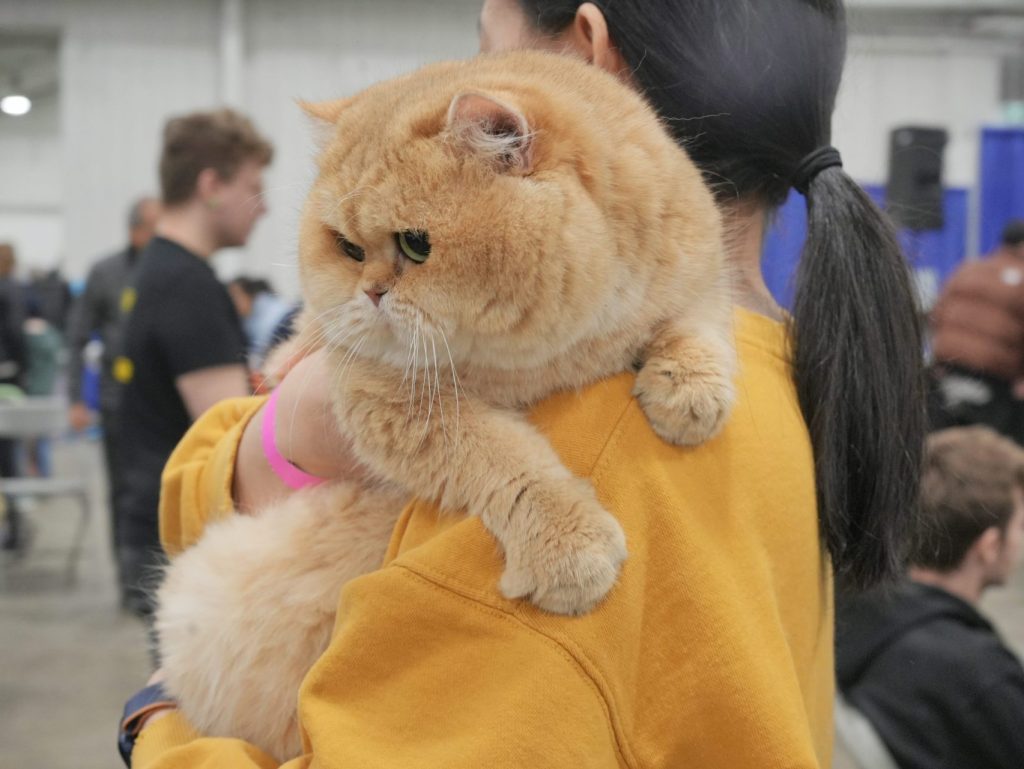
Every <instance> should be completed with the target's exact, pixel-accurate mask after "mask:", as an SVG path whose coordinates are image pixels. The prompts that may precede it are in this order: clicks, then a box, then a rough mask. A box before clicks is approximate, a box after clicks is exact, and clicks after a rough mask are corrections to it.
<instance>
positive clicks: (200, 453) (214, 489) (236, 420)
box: [160, 398, 266, 555]
mask: <svg viewBox="0 0 1024 769" xmlns="http://www.w3.org/2000/svg"><path fill="white" fill-rule="evenodd" d="M265 400H266V399H265V398H233V399H230V400H226V401H223V402H221V403H218V404H217V405H216V406H214V407H213V408H211V409H210V410H209V411H207V412H206V413H205V414H203V415H202V416H201V417H200V418H199V419H198V420H197V421H196V422H195V424H193V425H192V427H191V428H190V429H189V431H188V432H187V433H186V434H185V437H184V438H182V440H181V442H180V443H179V444H178V446H177V448H175V450H174V453H173V454H171V458H170V459H169V460H168V461H167V465H166V467H165V468H164V473H163V477H162V479H161V487H160V541H161V542H162V543H163V546H164V550H165V552H166V553H167V554H168V555H176V554H177V553H180V552H181V551H182V550H184V549H185V548H186V547H188V546H189V545H192V544H194V543H195V542H196V541H197V540H198V539H199V537H200V535H201V534H202V533H203V529H204V528H205V526H206V524H207V523H208V522H209V521H211V520H216V519H218V518H222V517H224V516H226V515H229V514H230V513H231V512H232V511H233V510H234V504H233V501H232V495H231V486H232V483H233V482H234V475H235V457H236V456H237V455H238V444H239V442H240V441H241V440H242V432H243V431H244V430H245V427H246V425H248V424H249V420H250V419H252V417H253V415H254V414H255V413H256V412H257V411H258V410H259V408H260V406H262V405H263V402H264V401H265Z"/></svg>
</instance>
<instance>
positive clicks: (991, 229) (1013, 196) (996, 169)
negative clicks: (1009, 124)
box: [980, 127, 1024, 254]
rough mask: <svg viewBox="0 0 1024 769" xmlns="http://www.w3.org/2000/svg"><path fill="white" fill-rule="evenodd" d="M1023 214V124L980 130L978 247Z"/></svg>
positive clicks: (994, 241) (988, 245)
mask: <svg viewBox="0 0 1024 769" xmlns="http://www.w3.org/2000/svg"><path fill="white" fill-rule="evenodd" d="M1014 218H1024V128H1022V127H1016V128H986V129H984V130H983V131H982V132H981V241H980V242H981V251H982V253H986V254H987V253H988V252H989V251H991V250H992V249H994V248H995V247H996V246H997V245H998V244H999V240H1000V236H1001V235H1002V232H1003V228H1004V227H1005V226H1006V223H1007V222H1008V221H1010V219H1014Z"/></svg>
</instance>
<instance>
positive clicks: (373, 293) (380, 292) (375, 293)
mask: <svg viewBox="0 0 1024 769" xmlns="http://www.w3.org/2000/svg"><path fill="white" fill-rule="evenodd" d="M387 292H388V290H387V289H386V288H383V287H382V286H374V287H373V288H366V289H363V293H364V294H366V295H367V296H368V297H370V301H371V302H373V306H374V307H379V306H380V298H381V297H382V296H384V294H386V293H387Z"/></svg>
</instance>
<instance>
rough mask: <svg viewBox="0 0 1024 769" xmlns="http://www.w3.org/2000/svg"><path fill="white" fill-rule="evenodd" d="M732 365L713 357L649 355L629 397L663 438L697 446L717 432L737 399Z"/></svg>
mask: <svg viewBox="0 0 1024 769" xmlns="http://www.w3.org/2000/svg"><path fill="white" fill-rule="evenodd" d="M731 374H732V372H731V369H730V368H729V367H727V366H725V365H723V362H721V361H719V360H717V359H716V358H715V357H714V356H712V355H707V354H705V355H696V356H694V357H693V359H688V357H683V358H678V359H677V358H669V357H661V356H657V357H652V358H650V359H649V360H648V361H647V362H646V363H645V364H644V367H643V368H642V369H640V373H639V374H637V378H636V385H635V386H634V387H633V395H634V396H635V397H636V399H637V401H638V402H639V403H640V407H641V408H642V409H643V410H644V414H645V415H646V416H647V421H649V422H650V423H651V427H653V428H654V432H656V433H657V434H658V435H659V436H661V438H662V439H664V440H666V441H668V442H669V443H673V444H675V445H677V446H696V445H698V444H700V443H703V442H704V441H706V440H708V439H709V438H713V437H714V436H715V435H717V434H718V432H719V430H721V429H722V427H723V426H724V425H725V422H726V419H728V417H729V413H730V412H731V411H732V406H733V402H734V401H735V399H736V392H735V388H734V387H733V383H732V376H731Z"/></svg>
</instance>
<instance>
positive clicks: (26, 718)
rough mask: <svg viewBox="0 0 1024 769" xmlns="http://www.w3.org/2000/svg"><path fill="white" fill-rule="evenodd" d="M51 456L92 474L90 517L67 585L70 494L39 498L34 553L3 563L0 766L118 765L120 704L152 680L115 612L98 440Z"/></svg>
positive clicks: (73, 514) (139, 633) (135, 629)
mask: <svg viewBox="0 0 1024 769" xmlns="http://www.w3.org/2000/svg"><path fill="white" fill-rule="evenodd" d="M55 460H56V466H57V468H58V471H59V472H61V473H64V474H69V475H70V474H72V473H80V475H81V477H84V478H87V479H89V481H90V486H91V491H92V499H93V500H94V502H95V504H94V505H93V518H92V521H91V525H90V526H89V529H88V530H87V534H86V543H85V547H84V548H83V551H82V555H81V559H80V561H79V568H78V578H77V581H76V582H75V584H73V585H71V586H69V585H67V584H66V583H65V564H66V559H67V554H68V548H69V545H70V543H71V541H72V539H73V535H74V529H75V524H76V519H77V516H78V509H77V506H76V505H75V504H74V503H72V502H71V501H69V500H65V499H52V500H39V501H38V502H37V503H36V505H35V506H34V507H33V509H31V510H30V511H29V512H28V513H27V516H28V518H29V519H30V520H31V522H32V523H33V524H34V526H35V533H36V536H35V539H34V541H33V544H32V547H31V550H30V551H29V552H28V554H27V555H26V556H25V557H24V558H23V559H20V560H17V561H13V560H10V559H4V561H3V562H2V563H0V650H2V651H0V766H4V767H7V766H10V767H15V766H18V767H34V768H35V769H116V767H120V766H123V765H122V764H121V760H120V758H119V757H118V755H117V750H116V747H115V739H116V737H115V735H116V729H117V720H118V718H119V716H120V714H121V707H122V706H123V704H124V701H125V699H127V697H128V696H129V695H131V694H132V693H133V692H134V691H135V690H137V689H139V688H140V687H141V686H143V685H144V684H145V682H146V679H147V678H148V677H149V662H148V658H147V653H146V647H145V633H144V631H143V628H142V624H141V623H140V622H139V621H138V620H136V619H133V618H131V617H128V616H125V615H123V614H121V612H120V611H119V609H118V605H117V595H116V592H115V589H114V574H113V569H112V566H111V559H110V551H109V546H108V544H107V541H108V531H109V529H108V525H107V508H106V504H105V502H104V499H105V497H104V494H105V491H104V483H103V478H102V476H103V472H102V465H101V458H100V452H99V449H98V446H97V445H96V444H95V443H91V442H88V441H85V440H76V441H73V442H71V443H67V444H61V445H58V446H57V447H56V448H55Z"/></svg>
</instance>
